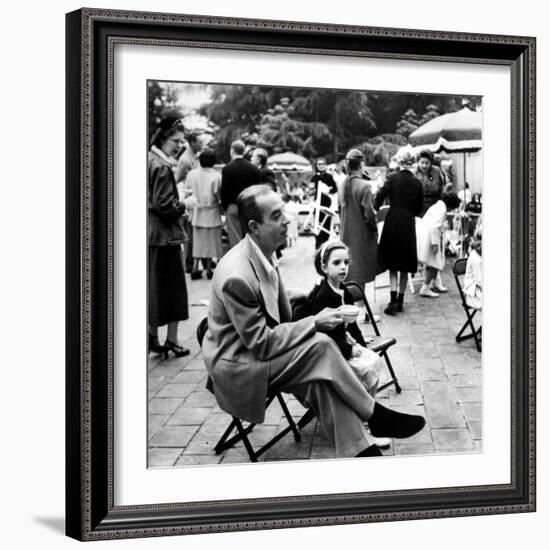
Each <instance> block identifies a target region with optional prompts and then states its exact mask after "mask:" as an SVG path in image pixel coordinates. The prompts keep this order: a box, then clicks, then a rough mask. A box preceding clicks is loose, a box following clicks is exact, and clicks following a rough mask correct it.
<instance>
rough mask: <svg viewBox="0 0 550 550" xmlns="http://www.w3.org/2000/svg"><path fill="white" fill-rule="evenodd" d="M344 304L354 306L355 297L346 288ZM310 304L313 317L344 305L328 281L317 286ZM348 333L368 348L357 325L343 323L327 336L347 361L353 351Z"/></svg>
mask: <svg viewBox="0 0 550 550" xmlns="http://www.w3.org/2000/svg"><path fill="white" fill-rule="evenodd" d="M343 289H344V304H353V297H352V295H351V293H350V291H349V290H348V289H347V288H346V287H345V286H344V287H343ZM309 302H310V306H311V312H312V314H313V315H315V314H317V313H319V312H320V311H321V310H322V309H324V308H326V307H331V308H338V307H340V306H341V305H342V297H341V296H340V295H339V294H337V293H336V292H334V290H333V289H332V288H331V287H330V285H329V284H328V282H327V280H326V279H323V281H321V283H319V284H318V285H315V287H314V288H313V290H312V291H311V293H310V295H309ZM346 332H348V333H349V334H350V335H351V337H352V338H353V339H354V340H355V341H356V342H357V343H358V344H359V345H361V346H363V347H367V344H366V342H365V339H364V338H363V335H362V334H361V331H360V330H359V327H358V326H357V323H348V324H347V325H346V324H345V323H342V324H341V325H338V326H337V327H336V328H335V329H333V330H331V331H328V332H327V333H326V334H327V335H328V336H330V337H331V338H332V339H333V340H334V341H335V342H336V343H337V344H338V347H339V348H340V351H341V352H342V355H343V356H344V357H345V358H346V359H350V358H351V350H352V348H353V346H352V345H351V344H350V343H349V342H348V341H347V338H346Z"/></svg>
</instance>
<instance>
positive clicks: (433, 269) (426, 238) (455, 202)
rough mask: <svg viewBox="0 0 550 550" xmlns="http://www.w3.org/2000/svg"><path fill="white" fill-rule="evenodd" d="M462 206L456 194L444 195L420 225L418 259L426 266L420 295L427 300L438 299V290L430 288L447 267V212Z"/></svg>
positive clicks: (425, 215) (431, 207) (429, 210)
mask: <svg viewBox="0 0 550 550" xmlns="http://www.w3.org/2000/svg"><path fill="white" fill-rule="evenodd" d="M459 205H460V199H459V198H458V195H457V194H456V193H443V195H442V196H441V199H440V200H438V201H437V202H436V203H435V204H433V205H432V206H430V208H429V209H428V211H427V212H426V214H424V217H423V218H422V220H421V222H420V223H419V235H418V258H419V260H420V261H421V262H422V263H423V264H424V266H425V276H424V283H423V284H422V288H421V289H420V292H419V295H420V296H424V297H425V298H437V297H438V296H439V294H438V292H434V290H437V289H438V287H436V288H433V289H432V288H430V286H431V285H432V284H434V283H435V282H436V278H437V276H438V274H439V272H440V271H442V270H443V268H444V267H445V242H444V228H445V221H446V218H447V212H448V211H449V210H454V209H455V208H458V206H459Z"/></svg>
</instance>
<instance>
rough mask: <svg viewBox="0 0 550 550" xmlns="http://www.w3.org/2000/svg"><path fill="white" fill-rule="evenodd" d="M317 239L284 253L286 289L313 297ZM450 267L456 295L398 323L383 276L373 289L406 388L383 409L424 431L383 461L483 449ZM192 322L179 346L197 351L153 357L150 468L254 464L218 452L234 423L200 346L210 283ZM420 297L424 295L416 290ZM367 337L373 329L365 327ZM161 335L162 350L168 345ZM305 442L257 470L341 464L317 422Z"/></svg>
mask: <svg viewBox="0 0 550 550" xmlns="http://www.w3.org/2000/svg"><path fill="white" fill-rule="evenodd" d="M312 255H313V238H312V237H307V236H304V237H300V239H299V240H298V243H297V244H295V245H294V246H293V247H292V248H289V249H287V250H285V251H284V255H283V258H282V260H281V273H282V276H283V279H284V281H285V284H286V286H287V288H301V289H309V288H311V287H312V286H313V283H314V281H315V280H316V275H315V272H314V269H313V266H312V260H311V258H312ZM451 262H452V260H449V261H448V262H447V264H448V265H447V268H446V270H445V272H444V273H443V282H444V284H445V285H446V286H447V287H448V288H449V290H450V291H449V293H448V294H444V295H441V296H440V297H439V298H437V299H427V298H421V297H419V296H418V294H411V293H410V292H408V293H407V295H406V302H405V312H404V313H403V314H402V315H401V316H398V317H388V316H385V315H383V314H382V313H381V309H382V308H383V306H384V304H385V302H386V301H387V300H388V294H389V292H388V290H389V289H388V288H387V287H386V286H384V283H385V284H387V278H386V281H384V276H381V277H379V278H378V280H377V285H378V286H381V287H382V288H377V289H376V290H374V289H372V288H371V289H369V292H368V294H369V296H370V299H371V305H372V306H373V309H374V310H375V311H377V312H379V313H381V317H382V319H381V322H380V323H379V329H380V331H381V333H382V334H383V335H392V336H395V338H396V339H397V344H396V345H394V346H393V347H392V348H390V353H389V355H390V359H391V361H392V363H393V366H394V369H395V372H396V374H397V376H398V378H399V382H400V384H401V387H402V390H403V391H402V392H401V393H400V394H398V393H396V391H395V388H394V387H393V386H392V387H390V388H388V389H386V390H384V391H382V392H380V393H379V394H378V400H379V401H380V402H381V403H382V404H384V405H387V406H390V407H392V408H394V409H396V410H400V411H403V412H410V413H418V414H422V415H423V416H425V417H426V420H427V424H426V427H425V428H424V429H423V430H422V431H421V432H420V433H418V434H417V435H415V436H413V437H410V438H408V439H402V440H398V439H396V440H394V441H393V442H392V445H391V447H390V448H388V449H384V450H383V451H382V452H383V453H384V454H385V455H407V454H416V455H418V454H433V453H455V452H472V451H476V450H480V449H481V445H482V433H481V410H482V403H481V399H482V393H481V391H482V371H481V354H480V353H479V352H478V351H477V350H476V349H475V345H474V342H473V340H472V339H470V340H466V341H464V342H461V343H456V342H455V338H454V337H455V334H456V333H457V332H458V330H459V329H460V327H461V326H462V324H463V322H464V320H465V315H464V312H463V310H462V308H461V306H460V301H459V296H458V291H457V290H456V286H455V283H454V280H453V278H452V274H451V271H450V266H451ZM187 284H188V290H189V295H190V298H189V303H190V318H189V320H188V321H186V322H184V323H181V324H180V328H179V339H180V342H181V343H182V345H184V346H185V347H188V348H190V349H191V354H190V355H189V356H187V357H183V358H181V359H177V358H174V357H173V355H170V358H169V359H168V360H162V357H160V356H155V355H150V356H149V366H148V392H149V410H148V433H149V453H148V461H149V467H173V466H176V467H177V466H186V465H198V464H215V463H219V462H225V463H227V462H248V456H247V454H246V451H245V449H244V447H243V445H242V444H239V445H237V446H236V447H234V448H232V449H230V450H228V451H225V452H224V453H222V454H220V455H215V454H214V452H213V447H214V445H215V444H216V442H217V440H218V439H219V437H220V436H221V434H222V433H223V431H224V430H225V428H226V427H227V425H228V424H229V422H230V417H229V416H228V415H227V414H225V413H224V412H223V411H222V410H221V409H220V408H219V407H218V406H217V404H216V400H215V399H214V397H213V396H212V395H211V394H210V393H209V392H208V391H207V390H206V389H205V382H206V376H207V374H206V370H205V367H204V363H203V361H202V359H201V353H200V348H199V346H198V344H197V341H196V337H195V329H196V326H197V325H198V323H199V321H200V320H201V319H202V318H203V317H204V316H205V315H206V312H207V307H206V305H205V304H206V302H205V301H207V300H208V295H209V288H210V282H209V281H208V280H207V279H206V278H204V279H202V280H200V281H191V280H190V279H188V281H187ZM416 288H417V290H418V285H416ZM361 326H362V329H363V331H364V332H365V334H368V333H369V328H370V327H369V325H361ZM163 336H164V335H163V334H162V331H161V341H163ZM286 397H287V402H288V405H289V408H290V411H291V414H292V415H293V416H295V417H296V418H299V417H301V416H302V414H303V413H304V409H303V407H302V406H301V405H300V404H299V403H298V401H297V400H296V399H294V398H293V397H292V396H290V395H288V396H286ZM281 417H282V411H281V409H280V407H279V405H278V404H275V403H274V404H272V405H271V407H270V408H269V409H268V412H267V415H266V419H265V422H264V423H263V424H262V425H258V426H256V427H255V429H254V431H253V432H252V434H251V435H250V439H251V441H252V443H253V445H255V446H256V445H258V446H261V445H263V444H264V443H265V442H266V441H268V440H269V439H270V438H271V437H273V435H275V434H276V433H277V431H278V430H279V429H280V427H281V426H283V427H284V425H285V424H284V422H282V421H283V420H284V417H283V418H281ZM302 433H303V437H302V440H301V442H299V443H296V442H295V441H294V438H293V437H292V435H291V434H289V435H288V436H287V437H285V438H283V439H282V440H281V441H279V442H278V443H277V444H276V445H275V446H274V447H272V448H271V449H270V450H269V451H267V452H266V453H265V454H264V455H263V456H262V457H260V460H265V461H271V460H290V459H291V460H301V459H315V458H334V457H335V454H334V448H333V447H331V446H329V444H328V441H327V440H326V439H325V438H324V437H323V434H322V433H321V431H320V429H319V427H318V425H317V422H316V421H314V422H311V423H310V424H309V425H308V426H307V427H306V428H304V430H303V432H302Z"/></svg>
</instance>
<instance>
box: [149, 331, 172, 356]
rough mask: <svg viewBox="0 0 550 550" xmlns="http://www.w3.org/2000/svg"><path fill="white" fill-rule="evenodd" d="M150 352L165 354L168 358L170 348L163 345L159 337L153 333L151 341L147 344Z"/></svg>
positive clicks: (150, 336)
mask: <svg viewBox="0 0 550 550" xmlns="http://www.w3.org/2000/svg"><path fill="white" fill-rule="evenodd" d="M147 351H148V353H151V352H153V353H158V354H160V355H164V358H165V359H168V349H167V348H166V347H165V346H162V345H161V344H160V342H159V339H158V338H157V337H156V336H153V335H152V334H149V342H148V345H147Z"/></svg>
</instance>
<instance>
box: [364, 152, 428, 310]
mask: <svg viewBox="0 0 550 550" xmlns="http://www.w3.org/2000/svg"><path fill="white" fill-rule="evenodd" d="M395 160H396V162H397V164H398V166H399V170H398V171H397V172H392V173H391V174H390V175H389V176H388V177H387V179H386V181H385V183H384V185H383V186H382V187H381V188H380V189H379V190H378V193H377V194H376V197H375V200H374V208H375V209H376V210H379V209H380V207H381V206H382V204H383V203H384V201H385V200H388V201H389V204H390V208H389V210H388V213H387V215H386V218H385V220H384V228H383V229H382V236H381V238H380V244H379V247H378V253H379V257H380V263H381V264H382V265H383V266H384V267H385V268H386V269H389V271H390V303H389V304H388V306H387V307H386V309H385V310H384V313H386V314H387V315H395V314H396V313H398V312H401V311H403V300H404V296H405V290H406V288H407V280H408V276H409V273H415V272H416V270H417V268H418V259H417V255H416V229H415V216H418V215H419V214H420V212H422V200H423V192H422V183H421V182H420V181H419V180H418V178H416V177H415V176H414V175H413V174H412V172H411V170H412V166H413V163H414V154H413V152H412V150H411V149H410V148H404V149H403V150H402V151H398V154H397V156H396V159H395ZM398 273H399V274H400V275H399V285H398V275H397V274H398ZM398 286H399V293H398V292H397V289H398Z"/></svg>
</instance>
